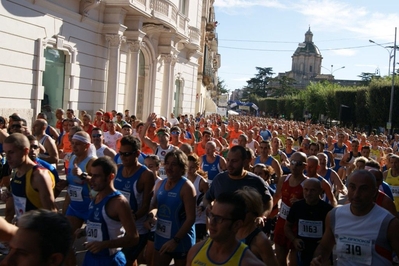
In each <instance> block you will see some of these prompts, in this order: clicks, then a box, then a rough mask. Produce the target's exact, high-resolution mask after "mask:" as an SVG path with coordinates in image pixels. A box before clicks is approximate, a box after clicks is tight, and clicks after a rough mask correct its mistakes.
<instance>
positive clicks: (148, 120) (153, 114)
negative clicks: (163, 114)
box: [147, 113, 157, 124]
mask: <svg viewBox="0 0 399 266" xmlns="http://www.w3.org/2000/svg"><path fill="white" fill-rule="evenodd" d="M156 120H157V114H156V113H152V114H150V115H149V116H148V118H147V123H148V124H151V123H152V122H155V121H156Z"/></svg>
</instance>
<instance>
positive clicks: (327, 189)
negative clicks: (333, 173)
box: [321, 179, 338, 207]
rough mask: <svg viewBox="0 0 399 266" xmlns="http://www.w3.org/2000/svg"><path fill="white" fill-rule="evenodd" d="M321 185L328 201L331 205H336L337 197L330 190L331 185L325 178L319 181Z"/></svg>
mask: <svg viewBox="0 0 399 266" xmlns="http://www.w3.org/2000/svg"><path fill="white" fill-rule="evenodd" d="M321 187H322V188H323V190H324V193H326V196H327V199H328V200H329V201H330V204H331V206H333V207H337V204H338V202H337V199H336V198H335V197H334V195H333V193H332V192H331V186H330V184H329V183H328V182H327V180H325V179H323V181H322V182H321Z"/></svg>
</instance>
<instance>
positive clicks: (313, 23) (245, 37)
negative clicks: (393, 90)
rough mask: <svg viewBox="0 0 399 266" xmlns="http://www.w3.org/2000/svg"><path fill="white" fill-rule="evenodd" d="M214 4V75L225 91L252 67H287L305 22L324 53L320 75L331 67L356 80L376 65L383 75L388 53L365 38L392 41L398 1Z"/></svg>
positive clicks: (225, 0) (230, 0)
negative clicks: (216, 64)
mask: <svg viewBox="0 0 399 266" xmlns="http://www.w3.org/2000/svg"><path fill="white" fill-rule="evenodd" d="M214 5H215V13H216V16H215V17H216V21H218V26H217V28H216V31H217V33H218V39H219V50H218V52H219V53H220V54H221V58H222V59H221V68H220V69H219V77H220V78H221V79H223V80H224V81H225V83H226V85H227V89H228V90H230V91H233V90H235V89H240V88H242V87H243V86H244V85H246V81H247V80H249V79H250V78H251V77H253V76H254V75H255V74H256V69H255V67H257V66H258V67H272V68H273V72H274V73H276V74H277V73H279V72H285V71H289V70H291V64H292V58H291V56H292V55H293V53H294V51H295V49H296V48H297V47H298V43H300V42H303V41H304V39H305V32H306V31H307V30H308V28H309V26H310V28H311V31H312V32H313V42H314V44H316V46H317V47H318V48H319V49H320V51H321V54H322V56H323V61H322V65H323V67H325V68H322V73H324V74H330V72H331V65H333V68H332V71H333V72H334V76H335V78H336V79H359V77H358V75H360V74H361V73H362V72H371V73H374V72H375V71H376V70H377V69H379V71H380V73H381V75H383V76H384V75H387V74H388V60H389V52H388V51H387V50H385V49H384V48H382V47H379V46H377V45H375V44H373V43H370V42H369V40H370V39H371V40H374V41H375V42H377V43H381V44H383V45H384V46H386V45H393V42H394V34H395V26H396V27H399V1H398V0H373V1H371V0H346V1H342V0H313V1H305V0H215V4H214ZM398 31H399V29H398ZM398 35H399V32H398ZM398 40H399V38H398ZM397 45H399V41H398V43H397ZM396 58H397V59H399V51H397V57H396ZM396 61H397V62H398V60H396ZM392 62H393V60H392ZM343 66H345V68H343V69H339V68H341V67H343ZM398 67H399V65H396V67H395V68H396V69H397V68H398ZM391 71H392V65H391Z"/></svg>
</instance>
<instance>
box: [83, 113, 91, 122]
mask: <svg viewBox="0 0 399 266" xmlns="http://www.w3.org/2000/svg"><path fill="white" fill-rule="evenodd" d="M83 117H86V118H88V119H89V120H90V121H91V115H89V114H85V115H84V116H83Z"/></svg>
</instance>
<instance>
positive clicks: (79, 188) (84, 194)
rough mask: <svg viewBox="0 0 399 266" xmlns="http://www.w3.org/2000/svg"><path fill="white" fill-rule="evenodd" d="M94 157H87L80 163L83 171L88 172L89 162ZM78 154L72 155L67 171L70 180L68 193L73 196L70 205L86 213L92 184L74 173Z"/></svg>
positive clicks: (79, 165)
mask: <svg viewBox="0 0 399 266" xmlns="http://www.w3.org/2000/svg"><path fill="white" fill-rule="evenodd" d="M91 158H92V157H87V158H85V159H84V160H83V161H81V162H80V163H79V164H78V167H79V168H80V170H82V172H86V166H87V163H88V162H89V161H90V159H91ZM75 159H76V156H72V158H71V160H70V162H69V166H68V173H67V181H68V194H69V197H70V198H71V202H70V203H69V206H70V207H71V208H73V209H74V210H76V211H79V212H83V213H86V212H87V210H88V209H89V204H90V201H91V199H90V190H89V188H90V186H89V184H88V183H87V182H86V181H83V180H81V179H80V178H79V177H77V176H76V175H73V174H72V169H73V167H74V162H75Z"/></svg>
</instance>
